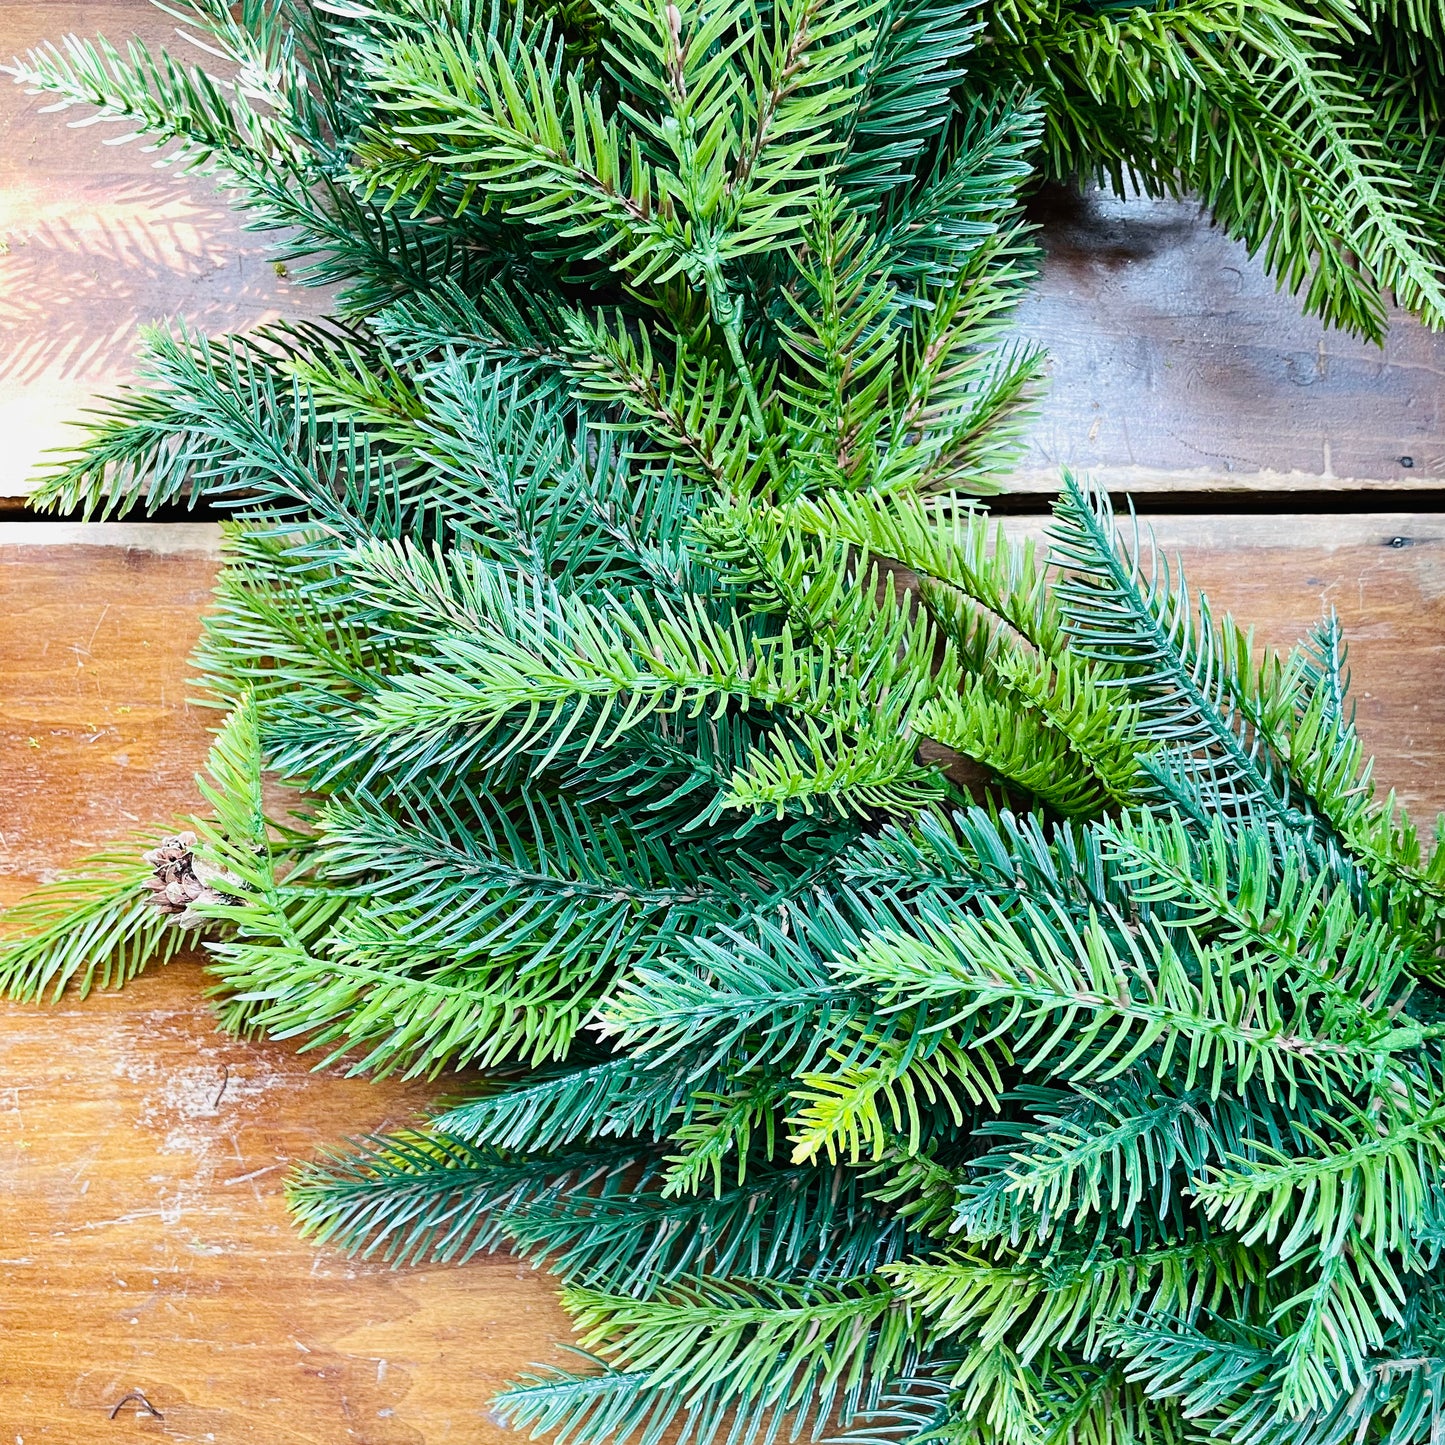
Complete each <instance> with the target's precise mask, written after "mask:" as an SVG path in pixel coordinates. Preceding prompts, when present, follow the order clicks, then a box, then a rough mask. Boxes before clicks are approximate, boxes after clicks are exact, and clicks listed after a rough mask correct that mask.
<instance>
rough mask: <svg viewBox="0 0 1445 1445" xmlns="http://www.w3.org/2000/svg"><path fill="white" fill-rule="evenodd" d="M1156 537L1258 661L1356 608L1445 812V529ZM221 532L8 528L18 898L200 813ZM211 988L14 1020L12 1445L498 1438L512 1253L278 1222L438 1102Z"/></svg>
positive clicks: (1390, 778)
mask: <svg viewBox="0 0 1445 1445" xmlns="http://www.w3.org/2000/svg"><path fill="white" fill-rule="evenodd" d="M1018 525H1020V526H1024V525H1030V524H1023V523H1020V524H1018ZM1157 529H1158V533H1159V537H1160V540H1161V542H1162V543H1163V544H1164V545H1165V546H1166V547H1169V548H1177V549H1180V550H1182V552H1183V555H1184V557H1185V560H1186V562H1187V564H1188V567H1189V571H1190V576H1191V578H1192V580H1193V581H1194V582H1195V583H1196V584H1197V585H1199V586H1201V587H1203V588H1204V589H1205V590H1206V591H1207V592H1208V593H1209V595H1210V596H1211V598H1212V600H1214V601H1215V602H1216V603H1217V604H1218V605H1220V606H1222V607H1232V608H1235V609H1237V610H1238V611H1239V612H1240V613H1241V614H1242V615H1243V616H1245V617H1247V618H1249V619H1250V620H1252V621H1254V622H1256V623H1257V624H1258V627H1259V632H1260V636H1261V639H1262V640H1263V641H1265V642H1267V643H1269V644H1272V645H1278V646H1287V645H1288V644H1289V643H1291V642H1292V641H1294V640H1295V639H1296V638H1297V637H1298V636H1299V635H1301V634H1302V633H1303V632H1304V631H1305V629H1307V628H1308V627H1309V626H1310V625H1311V624H1312V623H1313V622H1314V621H1315V620H1316V619H1317V618H1318V617H1319V616H1320V614H1321V611H1322V608H1323V607H1324V606H1325V605H1327V604H1330V603H1333V604H1334V605H1335V606H1336V607H1338V609H1339V611H1340V613H1341V615H1342V617H1343V619H1344V621H1345V623H1346V625H1347V626H1348V628H1349V631H1350V635H1351V640H1352V642H1353V651H1352V661H1353V664H1354V673H1355V684H1356V693H1357V696H1358V699H1359V710H1360V725H1361V730H1362V732H1363V734H1364V737H1365V740H1366V742H1367V744H1368V745H1369V746H1371V747H1373V748H1374V749H1375V750H1376V751H1377V753H1378V755H1379V771H1380V776H1381V778H1382V780H1383V781H1385V782H1386V783H1387V784H1392V785H1394V786H1396V787H1398V788H1399V789H1400V790H1401V792H1402V794H1403V796H1404V797H1405V798H1406V800H1407V801H1408V802H1409V803H1410V804H1411V806H1412V807H1413V808H1414V809H1415V810H1416V814H1417V817H1418V818H1420V819H1421V821H1428V815H1429V814H1431V813H1433V812H1434V811H1435V810H1436V809H1438V808H1440V807H1442V806H1445V696H1442V694H1441V690H1440V687H1439V681H1438V680H1439V678H1440V676H1441V675H1442V671H1445V668H1442V664H1445V520H1442V519H1440V518H1437V517H1433V516H1425V515H1421V516H1399V517H1362V518H1354V519H1338V518H1309V517H1292V516H1278V517H1264V518H1249V519H1236V520H1233V521H1227V520H1219V519H1208V518H1162V519H1159V521H1158V523H1157ZM77 539H79V541H77ZM215 540H216V534H215V532H214V531H213V530H212V529H210V528H206V527H190V528H179V527H175V526H170V527H133V526H125V525H119V526H111V527H106V528H90V529H84V528H62V527H50V526H48V525H45V524H36V523H25V524H12V525H10V526H7V527H0V618H3V619H4V620H5V622H6V624H7V625H6V626H5V627H4V628H3V629H0V819H3V820H4V829H3V839H0V870H3V871H0V879H3V891H4V894H6V895H8V896H10V897H14V896H15V895H16V894H17V893H18V892H19V891H21V889H22V888H23V887H24V886H25V885H26V884H28V883H29V882H31V881H33V880H35V879H38V878H41V877H43V876H46V875H47V874H49V873H50V872H51V871H53V870H54V869H55V868H57V867H59V866H61V865H63V864H64V863H66V862H68V861H70V860H71V859H72V858H73V857H74V856H75V855H76V854H77V853H79V852H81V851H83V850H84V849H85V848H88V847H93V846H95V845H97V844H100V843H103V842H106V841H109V840H111V839H114V838H118V837H120V836H123V835H125V834H127V833H130V832H131V831H133V829H134V828H135V827H137V826H138V825H143V824H147V823H155V822H159V821H162V820H165V819H167V818H169V817H171V816H172V815H174V814H176V813H178V812H182V811H185V810H187V809H188V808H189V807H190V806H191V805H192V797H191V793H190V787H189V781H188V780H189V778H190V775H191V773H192V772H193V770H194V769H195V768H196V767H197V766H198V765H199V763H200V761H201V758H202V755H203V753H204V749H205V746H206V740H207V734H206V727H205V723H206V717H205V715H204V714H203V713H202V712H201V711H200V710H198V709H195V708H192V707H189V706H187V704H186V703H185V701H184V697H185V694H186V676H187V663H186V654H187V652H188V650H189V648H190V646H191V644H192V642H193V641H194V638H195V636H196V633H197V630H198V627H199V618H200V614H201V612H202V610H203V609H204V607H205V604H206V589H207V586H208V584H209V581H210V578H211V575H212V573H213V571H214V567H215V558H214V549H215ZM32 739H34V742H35V744H36V745H34V746H32V743H31V740H32ZM122 757H123V758H124V760H125V761H124V763H122V762H121V761H120V759H121V758H122ZM204 986H205V984H204V977H203V975H202V972H201V970H200V967H199V965H198V964H197V963H196V962H195V961H194V960H190V961H186V962H182V963H177V964H173V965H172V966H171V967H170V968H168V969H166V970H165V971H164V972H163V973H161V974H160V975H158V976H154V977H146V978H142V979H141V980H140V981H139V982H138V983H136V984H134V985H132V986H131V987H130V988H129V989H127V990H126V991H125V992H124V993H121V994H118V995H109V996H105V997H94V998H92V999H90V1000H88V1001H86V1002H84V1003H80V1002H75V1001H67V1002H65V1003H63V1004H62V1005H60V1006H58V1007H51V1008H35V1007H21V1006H17V1005H0V1180H3V1187H0V1331H3V1338H4V1340H5V1348H4V1350H3V1351H0V1441H5V1442H6V1445H8V1438H9V1436H8V1433H6V1432H13V1433H14V1435H15V1436H17V1437H18V1438H20V1439H21V1440H22V1441H25V1442H31V1445H34V1442H35V1441H37V1440H48V1441H57V1442H65V1445H81V1442H89V1441H91V1440H94V1439H99V1438H105V1439H107V1440H109V1439H114V1440H116V1441H125V1440H132V1439H133V1440H143V1439H162V1438H163V1439H168V1440H176V1441H186V1442H200V1441H217V1442H223V1445H250V1442H255V1445H303V1442H304V1445H343V1442H362V1445H442V1442H457V1445H460V1442H463V1441H465V1442H469V1445H500V1442H501V1440H502V1439H503V1432H502V1431H501V1430H500V1429H499V1428H498V1427H497V1426H496V1425H495V1423H493V1422H491V1421H489V1419H488V1418H487V1415H486V1410H487V1401H488V1399H489V1397H490V1394H491V1392H492V1391H493V1390H494V1389H495V1387H496V1386H497V1385H498V1384H499V1383H500V1382H501V1381H502V1380H503V1379H505V1378H506V1377H508V1376H509V1375H511V1374H512V1373H514V1372H515V1371H516V1370H517V1369H519V1368H520V1367H522V1366H524V1365H525V1364H526V1363H528V1362H529V1361H533V1360H539V1359H548V1358H555V1350H554V1346H555V1342H556V1341H557V1340H559V1339H562V1338H564V1337H565V1320H564V1319H563V1317H562V1315H561V1313H560V1311H559V1310H558V1308H557V1306H556V1304H555V1301H554V1298H553V1294H552V1291H551V1289H550V1287H549V1285H548V1284H547V1282H546V1280H545V1279H544V1278H542V1277H540V1276H538V1275H536V1274H534V1273H533V1272H532V1271H530V1270H528V1269H525V1268H522V1267H519V1266H518V1265H517V1264H516V1263H515V1262H513V1261H511V1260H508V1259H506V1258H495V1257H494V1258H489V1259H487V1260H483V1261H480V1262H478V1263H476V1264H473V1265H469V1266H466V1267H465V1268H460V1269H453V1270H445V1269H419V1270H403V1271H400V1272H396V1273H392V1272H389V1271H387V1270H385V1269H384V1268H381V1267H379V1266H376V1265H374V1264H366V1263H356V1262H351V1261H347V1260H345V1259H343V1258H342V1257H341V1256H340V1255H338V1254H337V1253H336V1252H334V1251H332V1250H329V1249H318V1248H313V1247H311V1246H310V1245H308V1244H306V1243H304V1242H303V1241H301V1240H299V1239H298V1238H297V1237H296V1235H295V1233H294V1232H293V1230H292V1229H291V1227H290V1225H289V1223H288V1221H287V1220H286V1218H285V1215H284V1211H283V1208H282V1199H281V1185H282V1180H283V1178H284V1177H285V1173H286V1170H287V1168H288V1166H289V1165H290V1164H291V1163H293V1162H294V1161H297V1160H301V1159H305V1158H308V1157H312V1156H314V1155H315V1154H316V1153H317V1151H318V1150H321V1149H324V1148H325V1147H326V1146H328V1145H330V1144H334V1143H335V1142H336V1141H338V1140H340V1139H341V1138H343V1137H344V1136H346V1135H351V1134H357V1133H361V1132H364V1131H367V1130H373V1129H383V1128H388V1127H395V1126H397V1125H402V1124H405V1123H406V1122H407V1121H408V1120H411V1119H413V1118H415V1117H416V1116H417V1115H418V1113H419V1112H420V1111H421V1110H422V1109H423V1108H424V1107H425V1105H426V1104H427V1102H428V1101H429V1099H431V1098H432V1097H433V1095H434V1091H433V1090H432V1089H431V1088H429V1087H427V1086H423V1085H420V1084H405V1083H398V1082H394V1081H392V1082H385V1083H380V1084H373V1083H370V1082H366V1081H363V1080H355V1079H345V1078H342V1077H339V1076H338V1074H337V1073H336V1072H334V1071H331V1072H326V1073H321V1074H313V1073H311V1072H309V1071H308V1064H307V1059H306V1058H305V1056H304V1055H301V1054H298V1052H297V1051H296V1050H295V1049H294V1048H291V1047H285V1046H279V1045H273V1044H256V1043H245V1042H240V1041H237V1040H234V1039H229V1038H224V1037H222V1036H220V1035H219V1034H217V1033H216V1031H215V1029H214V1027H213V1023H212V1018H211V1015H210V1014H209V1012H208V1010H207V1006H206V1004H205V1002H204V998H203V992H204ZM223 1085H224V1087H223ZM136 1389H139V1390H141V1391H142V1392H143V1393H144V1394H145V1396H146V1398H147V1399H148V1400H150V1401H151V1402H152V1403H153V1404H154V1405H155V1406H156V1407H157V1408H158V1409H159V1410H161V1411H162V1412H163V1414H164V1416H165V1418H164V1420H163V1421H158V1420H156V1419H154V1418H152V1417H148V1416H146V1415H145V1414H144V1412H143V1411H138V1409H137V1408H136V1407H135V1406H134V1404H132V1405H131V1406H127V1407H126V1408H125V1409H124V1410H123V1411H122V1413H121V1416H120V1417H119V1419H118V1420H117V1421H116V1423H115V1425H114V1426H113V1427H112V1426H109V1425H106V1423H105V1417H106V1412H107V1410H108V1409H109V1408H110V1407H111V1406H112V1405H114V1404H115V1403H116V1402H117V1401H119V1400H120V1399H121V1398H122V1396H124V1395H125V1394H126V1393H127V1392H128V1391H131V1390H136ZM102 1429H104V1432H105V1433H104V1435H103V1437H102V1434H101V1431H102Z"/></svg>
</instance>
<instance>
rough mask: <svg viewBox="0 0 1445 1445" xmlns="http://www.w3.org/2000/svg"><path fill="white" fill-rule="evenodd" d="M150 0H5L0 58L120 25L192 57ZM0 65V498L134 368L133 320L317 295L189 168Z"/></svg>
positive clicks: (22, 482) (263, 317) (296, 312)
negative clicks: (5, 73)
mask: <svg viewBox="0 0 1445 1445" xmlns="http://www.w3.org/2000/svg"><path fill="white" fill-rule="evenodd" d="M175 32H176V22H175V20H174V19H172V18H169V17H167V16H166V15H164V14H163V13H162V12H160V11H159V10H157V9H155V7H154V6H152V5H150V4H148V3H147V0H5V3H4V4H3V5H0V58H3V59H5V60H8V59H9V58H10V57H11V56H13V55H16V54H18V53H22V52H24V51H25V50H28V49H29V48H30V47H32V46H36V45H39V44H40V43H41V42H42V41H45V40H56V41H58V40H59V39H61V37H62V36H64V35H66V34H68V33H74V34H77V35H80V36H81V37H83V38H86V39H90V38H94V37H95V36H97V35H105V36H106V37H107V38H108V39H110V40H112V41H114V42H115V43H116V44H117V45H120V46H121V47H122V48H124V45H125V42H126V41H128V40H129V39H130V38H131V37H133V36H140V37H142V38H144V39H145V40H146V41H147V42H149V43H151V44H152V45H167V46H169V47H170V48H171V49H173V50H175V51H176V52H178V53H179V54H181V55H185V54H186V53H187V52H190V53H191V54H193V55H195V56H196V58H197V59H204V58H205V57H204V56H202V55H201V53H200V52H199V51H195V50H193V48H192V47H191V46H189V45H187V44H185V43H184V42H183V41H181V40H180V39H179V38H178V37H177V35H176V33H175ZM48 103H49V102H48V101H47V99H46V98H45V97H38V96H27V95H26V94H25V92H24V90H23V89H22V88H21V87H20V86H18V85H15V84H13V83H11V81H10V80H9V78H8V77H0V435H3V436H4V437H5V440H6V445H5V447H4V449H3V451H0V498H3V497H6V496H10V497H18V496H21V495H23V494H24V492H25V491H26V490H28V481H27V479H28V478H29V477H31V476H32V475H33V473H34V470H35V467H36V464H37V463H38V462H39V460H40V458H41V456H42V454H43V453H44V451H45V450H46V449H47V448H52V447H56V446H62V445H65V444H66V443H67V442H68V440H69V431H70V429H69V427H68V426H67V423H68V422H70V421H72V420H74V419H75V418H76V416H77V415H78V414H79V413H80V412H81V410H82V409H83V408H85V407H86V406H88V405H90V404H91V401H92V399H93V398H94V397H96V396H97V395H103V394H106V393H108V392H111V391H113V390H114V389H115V387H116V386H117V385H119V384H120V383H122V382H124V381H126V380H127V379H129V378H130V377H131V375H132V374H133V360H134V355H135V350H136V344H137V333H138V329H139V328H140V327H142V326H144V325H148V324H152V323H157V322H172V321H174V320H176V319H178V318H179V319H183V320H184V321H185V322H187V323H188V324H189V325H191V326H193V327H195V328H196V329H198V330H200V331H203V332H207V333H219V332H223V331H237V330H245V329H248V328H250V327H253V326H257V325H260V324H262V323H264V322H267V321H274V320H276V319H277V318H278V317H281V316H292V317H294V316H309V315H315V314H320V313H321V312H322V311H324V309H325V304H326V303H325V297H324V295H322V294H321V293H317V292H310V291H307V290H305V289H304V288H301V287H298V286H295V285H294V284H290V283H288V282H287V281H286V280H285V279H284V278H283V277H281V276H279V275H277V273H276V269H275V266H274V264H273V262H272V261H271V260H269V259H268V257H267V255H266V250H267V244H268V243H267V240H266V238H265V237H264V236H261V235H258V234H256V233H254V232H251V233H248V232H245V231H243V230H242V229H241V225H240V218H239V217H238V216H237V215H236V213H234V212H233V211H232V210H231V209H230V207H229V206H228V205H227V203H226V202H225V200H224V199H222V197H221V196H220V195H219V194H218V193H217V191H216V189H215V187H214V185H212V184H211V182H210V181H208V180H207V179H205V178H204V177H202V176H186V175H184V174H182V173H181V171H180V170H179V169H177V168H174V167H172V168H165V169H157V167H156V164H155V160H156V157H155V156H154V155H153V154H150V153H148V152H146V151H145V150H143V149H142V146H141V144H140V143H139V142H132V143H131V144H129V145H116V144H114V143H112V144H104V143H103V142H105V141H111V142H114V141H115V139H116V138H118V137H121V136H124V135H125V134H126V127H125V126H124V125H116V124H114V123H110V124H103V125H94V126H90V125H88V126H81V127H75V126H73V125H72V124H71V123H70V122H72V121H73V120H78V119H80V118H82V117H83V116H84V115H85V114H86V111H85V110H84V109H83V108H77V109H74V110H71V111H68V112H66V113H64V114H59V115H56V114H44V113H42V111H43V108H44V107H45V106H46V105H47V104H48Z"/></svg>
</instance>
